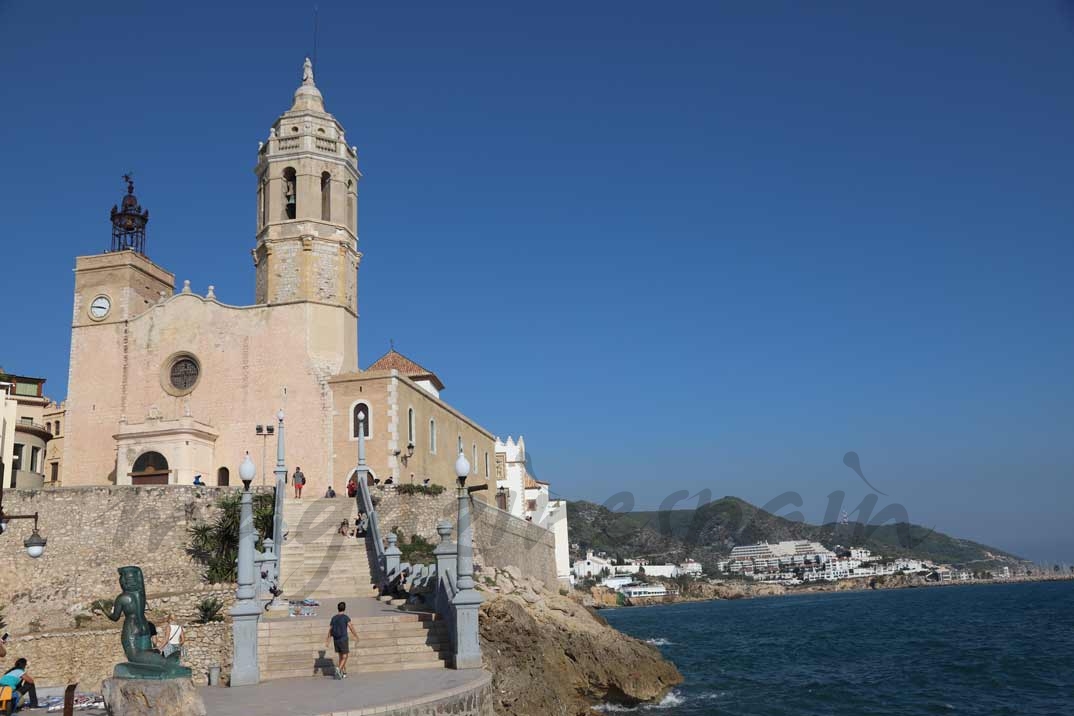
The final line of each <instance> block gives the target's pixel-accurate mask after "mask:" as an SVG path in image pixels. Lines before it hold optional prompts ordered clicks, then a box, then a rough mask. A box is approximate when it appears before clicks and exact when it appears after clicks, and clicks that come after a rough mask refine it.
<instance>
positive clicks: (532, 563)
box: [472, 500, 559, 591]
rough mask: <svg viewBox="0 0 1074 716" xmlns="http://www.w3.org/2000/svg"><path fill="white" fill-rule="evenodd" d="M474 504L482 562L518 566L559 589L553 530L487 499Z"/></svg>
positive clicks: (476, 544)
mask: <svg viewBox="0 0 1074 716" xmlns="http://www.w3.org/2000/svg"><path fill="white" fill-rule="evenodd" d="M472 505H473V514H474V559H475V560H476V561H477V563H478V564H481V565H482V566H483V567H485V568H486V569H489V568H492V567H495V568H496V569H506V568H507V567H517V568H518V569H519V570H520V571H521V572H522V574H523V575H524V576H527V577H533V578H534V579H539V580H540V581H541V582H542V583H543V584H544V585H545V587H546V588H547V589H550V590H552V591H555V590H557V589H559V578H558V575H557V572H556V538H555V535H554V534H553V533H552V532H551V531H550V530H546V529H545V528H544V527H540V526H538V525H535V524H533V523H532V522H526V521H525V520H522V519H519V518H518V517H515V516H514V515H512V514H510V513H509V512H504V511H503V510H501V509H499V508H497V507H493V506H492V505H487V504H485V503H484V502H479V501H477V500H473V501H472ZM490 571H491V570H490Z"/></svg>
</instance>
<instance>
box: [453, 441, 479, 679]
mask: <svg viewBox="0 0 1074 716" xmlns="http://www.w3.org/2000/svg"><path fill="white" fill-rule="evenodd" d="M469 474H470V463H469V462H467V460H466V456H465V455H464V454H463V452H462V451H461V450H460V451H459V459H458V460H456V461H455V476H456V478H457V479H458V488H457V491H456V496H457V498H458V502H459V518H458V530H457V534H458V535H459V544H458V547H457V550H458V557H457V560H458V570H459V575H458V576H459V578H458V581H457V585H458V592H456V593H455V597H454V599H452V600H451V603H452V605H453V606H454V607H455V624H454V626H455V640H454V641H455V668H456V669H480V668H481V644H480V642H479V641H478V625H477V616H478V608H479V607H480V606H481V601H482V600H481V595H480V594H478V592H477V590H476V589H474V535H473V526H472V523H471V519H470V491H469V490H468V489H467V488H466V477H467V476H468V475H469Z"/></svg>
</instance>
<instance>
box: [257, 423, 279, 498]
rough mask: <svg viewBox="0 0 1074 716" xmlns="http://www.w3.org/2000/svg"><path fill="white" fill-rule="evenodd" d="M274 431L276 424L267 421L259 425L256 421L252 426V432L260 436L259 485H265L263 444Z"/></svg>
mask: <svg viewBox="0 0 1074 716" xmlns="http://www.w3.org/2000/svg"><path fill="white" fill-rule="evenodd" d="M280 412H283V411H280ZM275 432H276V426H275V425H273V424H272V423H268V424H267V425H261V424H260V423H258V424H257V425H256V426H255V427H254V434H255V435H257V437H259V438H261V487H264V486H265V466H266V464H267V463H266V462H265V444H266V443H267V442H268V438H269V436H270V435H272V434H274V433H275Z"/></svg>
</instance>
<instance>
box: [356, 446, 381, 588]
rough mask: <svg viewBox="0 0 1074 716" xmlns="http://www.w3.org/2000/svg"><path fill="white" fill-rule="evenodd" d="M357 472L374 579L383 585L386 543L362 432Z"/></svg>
mask: <svg viewBox="0 0 1074 716" xmlns="http://www.w3.org/2000/svg"><path fill="white" fill-rule="evenodd" d="M355 472H356V475H355V477H356V479H357V480H358V498H359V499H360V500H361V503H360V504H359V505H358V507H359V509H360V511H362V512H364V513H365V515H366V520H367V521H368V523H369V524H368V526H367V530H366V532H367V534H368V536H369V538H370V541H372V543H373V565H372V566H373V579H374V580H375V581H376V583H377V585H381V584H383V583H384V579H385V577H386V576H387V575H386V574H385V572H384V541H383V540H382V539H381V535H380V521H379V520H378V519H377V508H376V507H375V506H374V505H373V496H372V495H371V494H370V493H369V467H368V466H367V465H366V464H365V434H364V432H363V431H362V430H359V431H358V467H357V468H356V470H355Z"/></svg>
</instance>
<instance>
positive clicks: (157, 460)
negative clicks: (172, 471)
mask: <svg viewBox="0 0 1074 716" xmlns="http://www.w3.org/2000/svg"><path fill="white" fill-rule="evenodd" d="M130 474H131V484H132V485H167V484H168V474H169V473H168V461H167V460H166V459H165V458H164V456H163V455H161V454H160V453H159V452H152V451H150V452H144V453H142V454H141V455H139V456H138V459H137V460H135V461H134V468H133V469H132V470H131V473H130Z"/></svg>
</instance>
